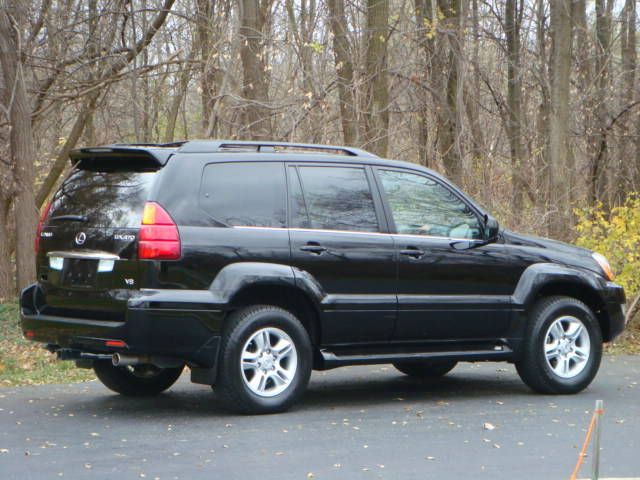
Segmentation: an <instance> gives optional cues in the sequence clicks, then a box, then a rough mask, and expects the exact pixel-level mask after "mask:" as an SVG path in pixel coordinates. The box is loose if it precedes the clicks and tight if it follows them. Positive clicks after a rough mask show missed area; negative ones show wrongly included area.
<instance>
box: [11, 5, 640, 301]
mask: <svg viewBox="0 0 640 480" xmlns="http://www.w3.org/2000/svg"><path fill="white" fill-rule="evenodd" d="M637 29H638V5H637V4H636V1H635V0H595V1H587V0H503V1H489V0H34V1H31V2H29V1H27V0H0V63H1V69H2V71H1V73H0V299H3V298H4V299H10V298H15V294H16V291H17V290H18V289H19V288H21V287H24V286H25V285H27V284H28V283H29V282H31V281H32V280H33V279H34V278H35V266H34V260H33V236H34V232H35V228H36V224H37V219H38V215H39V210H41V209H42V207H43V205H44V204H45V203H46V201H47V199H48V197H49V196H50V195H51V193H52V192H53V191H54V190H55V188H56V186H57V185H58V183H59V182H60V181H61V178H63V177H64V175H65V173H66V171H67V169H68V168H69V167H70V164H69V161H68V152H69V150H71V149H73V148H77V147H80V146H85V145H98V144H108V143H113V142H138V143H147V142H153V143H155V142H173V141H177V140H185V139H193V138H231V139H235V138H237V139H276V140H282V141H301V142H318V143H330V144H348V145H353V146H358V147H362V148H365V149H368V150H370V151H372V152H375V153H376V154H378V155H381V156H387V157H391V158H397V159H403V160H408V161H412V162H416V163H420V164H424V165H426V166H428V167H431V168H434V169H436V170H438V171H440V172H442V173H444V174H445V175H447V176H448V177H449V178H450V179H451V180H452V181H454V182H455V183H457V184H459V185H460V186H461V187H462V188H463V189H465V190H466V191H467V192H469V193H470V194H471V195H472V196H474V197H475V198H476V199H477V200H479V201H480V202H481V203H483V204H484V205H485V206H486V207H487V208H488V209H489V210H490V211H492V212H494V213H495V214H496V216H497V217H498V218H499V219H500V221H501V223H502V224H504V225H505V226H508V227H510V228H513V229H517V230H520V231H525V232H530V233H536V234H540V235H549V236H553V237H556V238H559V239H564V240H569V241H577V242H578V243H581V244H584V245H587V246H590V247H593V248H599V249H600V250H604V251H603V252H602V253H605V254H607V255H609V256H610V257H612V259H613V260H614V268H615V269H616V270H617V271H618V273H620V274H621V279H622V282H623V283H624V284H625V286H627V287H628V288H631V292H630V293H634V292H635V291H636V290H637V289H638V285H637V284H638V278H640V203H639V202H638V199H637V197H636V196H634V193H633V192H637V191H639V190H640V78H639V74H638V59H637V56H638V35H637ZM612 232H613V234H612ZM634 282H635V283H634Z"/></svg>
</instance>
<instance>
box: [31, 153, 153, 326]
mask: <svg viewBox="0 0 640 480" xmlns="http://www.w3.org/2000/svg"><path fill="white" fill-rule="evenodd" d="M105 153H106V152H105ZM105 153H102V154H99V155H95V156H93V157H85V158H80V159H77V160H78V163H77V165H76V168H74V170H73V171H72V172H71V174H70V175H69V177H68V178H67V179H66V180H65V181H64V183H63V184H62V185H61V187H60V189H59V190H58V191H57V192H56V194H55V195H54V197H53V199H52V202H51V207H50V210H49V214H48V217H47V219H46V223H45V224H44V226H43V228H42V231H41V234H40V245H39V251H38V254H37V262H38V277H39V280H40V284H41V285H42V288H43V291H44V294H45V303H46V307H45V309H46V311H45V312H44V313H47V314H51V315H60V316H68V317H79V318H93V319H100V320H114V321H122V320H124V315H125V311H126V301H127V299H128V298H129V297H130V294H131V291H132V290H135V289H137V288H139V281H140V278H139V277H140V268H139V262H138V260H137V244H138V231H139V229H140V224H141V221H142V214H143V210H144V204H145V202H146V201H147V199H148V198H149V195H150V190H151V188H152V186H153V183H154V179H155V177H156V176H157V175H158V172H159V169H160V168H161V167H162V164H161V163H160V162H154V161H150V160H149V159H148V158H145V157H139V156H138V155H134V156H130V155H127V154H126V152H125V153H122V152H119V153H117V152H116V153H115V154H114V153H113V152H112V153H111V154H110V155H106V154H105ZM136 153H137V152H136Z"/></svg>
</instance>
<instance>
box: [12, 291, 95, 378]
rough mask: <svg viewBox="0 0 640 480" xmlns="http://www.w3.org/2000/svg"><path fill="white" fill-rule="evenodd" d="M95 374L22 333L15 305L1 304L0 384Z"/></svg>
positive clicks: (88, 376)
mask: <svg viewBox="0 0 640 480" xmlns="http://www.w3.org/2000/svg"><path fill="white" fill-rule="evenodd" d="M93 378H95V377H94V376H93V371H91V370H83V369H79V368H76V366H75V364H74V363H73V362H59V361H57V360H56V357H55V355H54V354H52V353H49V352H48V351H46V350H45V349H44V348H42V344H40V343H35V342H30V341H28V340H26V339H25V338H24V337H23V336H22V330H21V329H20V319H19V315H18V306H17V305H16V304H15V303H4V304H0V386H12V385H37V384H41V383H70V382H80V381H86V380H91V379H93Z"/></svg>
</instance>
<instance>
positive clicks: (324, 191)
mask: <svg viewBox="0 0 640 480" xmlns="http://www.w3.org/2000/svg"><path fill="white" fill-rule="evenodd" d="M298 173H299V178H300V181H301V182H302V184H301V186H302V188H301V189H300V184H299V183H297V178H296V177H295V176H294V175H291V176H290V178H292V182H291V197H292V198H291V206H292V219H291V221H292V226H293V227H298V228H313V229H320V230H347V231H361V232H377V231H378V230H379V228H378V219H377V218H376V211H375V207H374V204H373V197H372V196H371V190H370V188H369V182H368V180H367V176H366V174H365V171H364V169H363V168H358V167H325V166H300V167H298Z"/></svg>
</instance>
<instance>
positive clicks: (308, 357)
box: [221, 307, 312, 412]
mask: <svg viewBox="0 0 640 480" xmlns="http://www.w3.org/2000/svg"><path fill="white" fill-rule="evenodd" d="M267 327H274V328H279V329H280V330H283V331H284V332H286V333H287V335H289V336H290V337H291V339H292V340H293V343H294V346H295V349H296V354H297V357H298V358H297V367H296V373H295V375H294V378H293V380H292V382H291V384H290V385H289V386H288V388H287V389H286V390H284V391H283V392H281V393H279V394H278V395H275V396H273V397H262V396H260V395H257V394H256V393H254V392H252V391H251V389H250V388H249V387H248V386H247V385H246V383H245V381H244V378H243V372H242V369H241V366H240V358H241V355H242V351H243V349H244V346H245V344H246V343H247V341H248V340H249V338H250V337H251V336H252V335H253V334H254V333H255V332H256V331H258V330H260V329H263V328H267ZM230 340H231V341H230V342H229V343H228V344H227V348H226V351H225V352H224V357H223V359H222V362H223V364H222V365H221V368H222V370H223V378H224V383H225V384H228V386H229V387H231V388H233V389H234V390H236V391H238V392H241V394H242V396H243V397H244V398H245V400H246V401H247V402H249V404H250V405H251V408H252V410H256V411H259V412H277V411H283V410H286V409H287V408H288V407H289V406H290V405H291V404H292V403H293V402H294V401H295V400H296V399H297V398H298V397H299V396H300V395H301V394H302V393H303V392H304V390H305V389H306V386H307V383H308V381H309V377H310V375H311V363H312V351H311V342H310V340H309V336H308V334H307V331H306V330H305V328H304V327H303V326H302V324H301V323H300V322H299V321H298V320H297V319H296V318H295V317H294V316H293V315H291V314H290V313H289V312H286V311H284V310H281V309H279V308H268V307H265V308H264V309H261V310H258V311H256V312H252V313H251V314H250V315H248V316H247V317H246V318H244V319H243V320H242V321H241V323H240V325H238V327H237V328H236V329H234V332H233V338H232V339H230Z"/></svg>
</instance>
